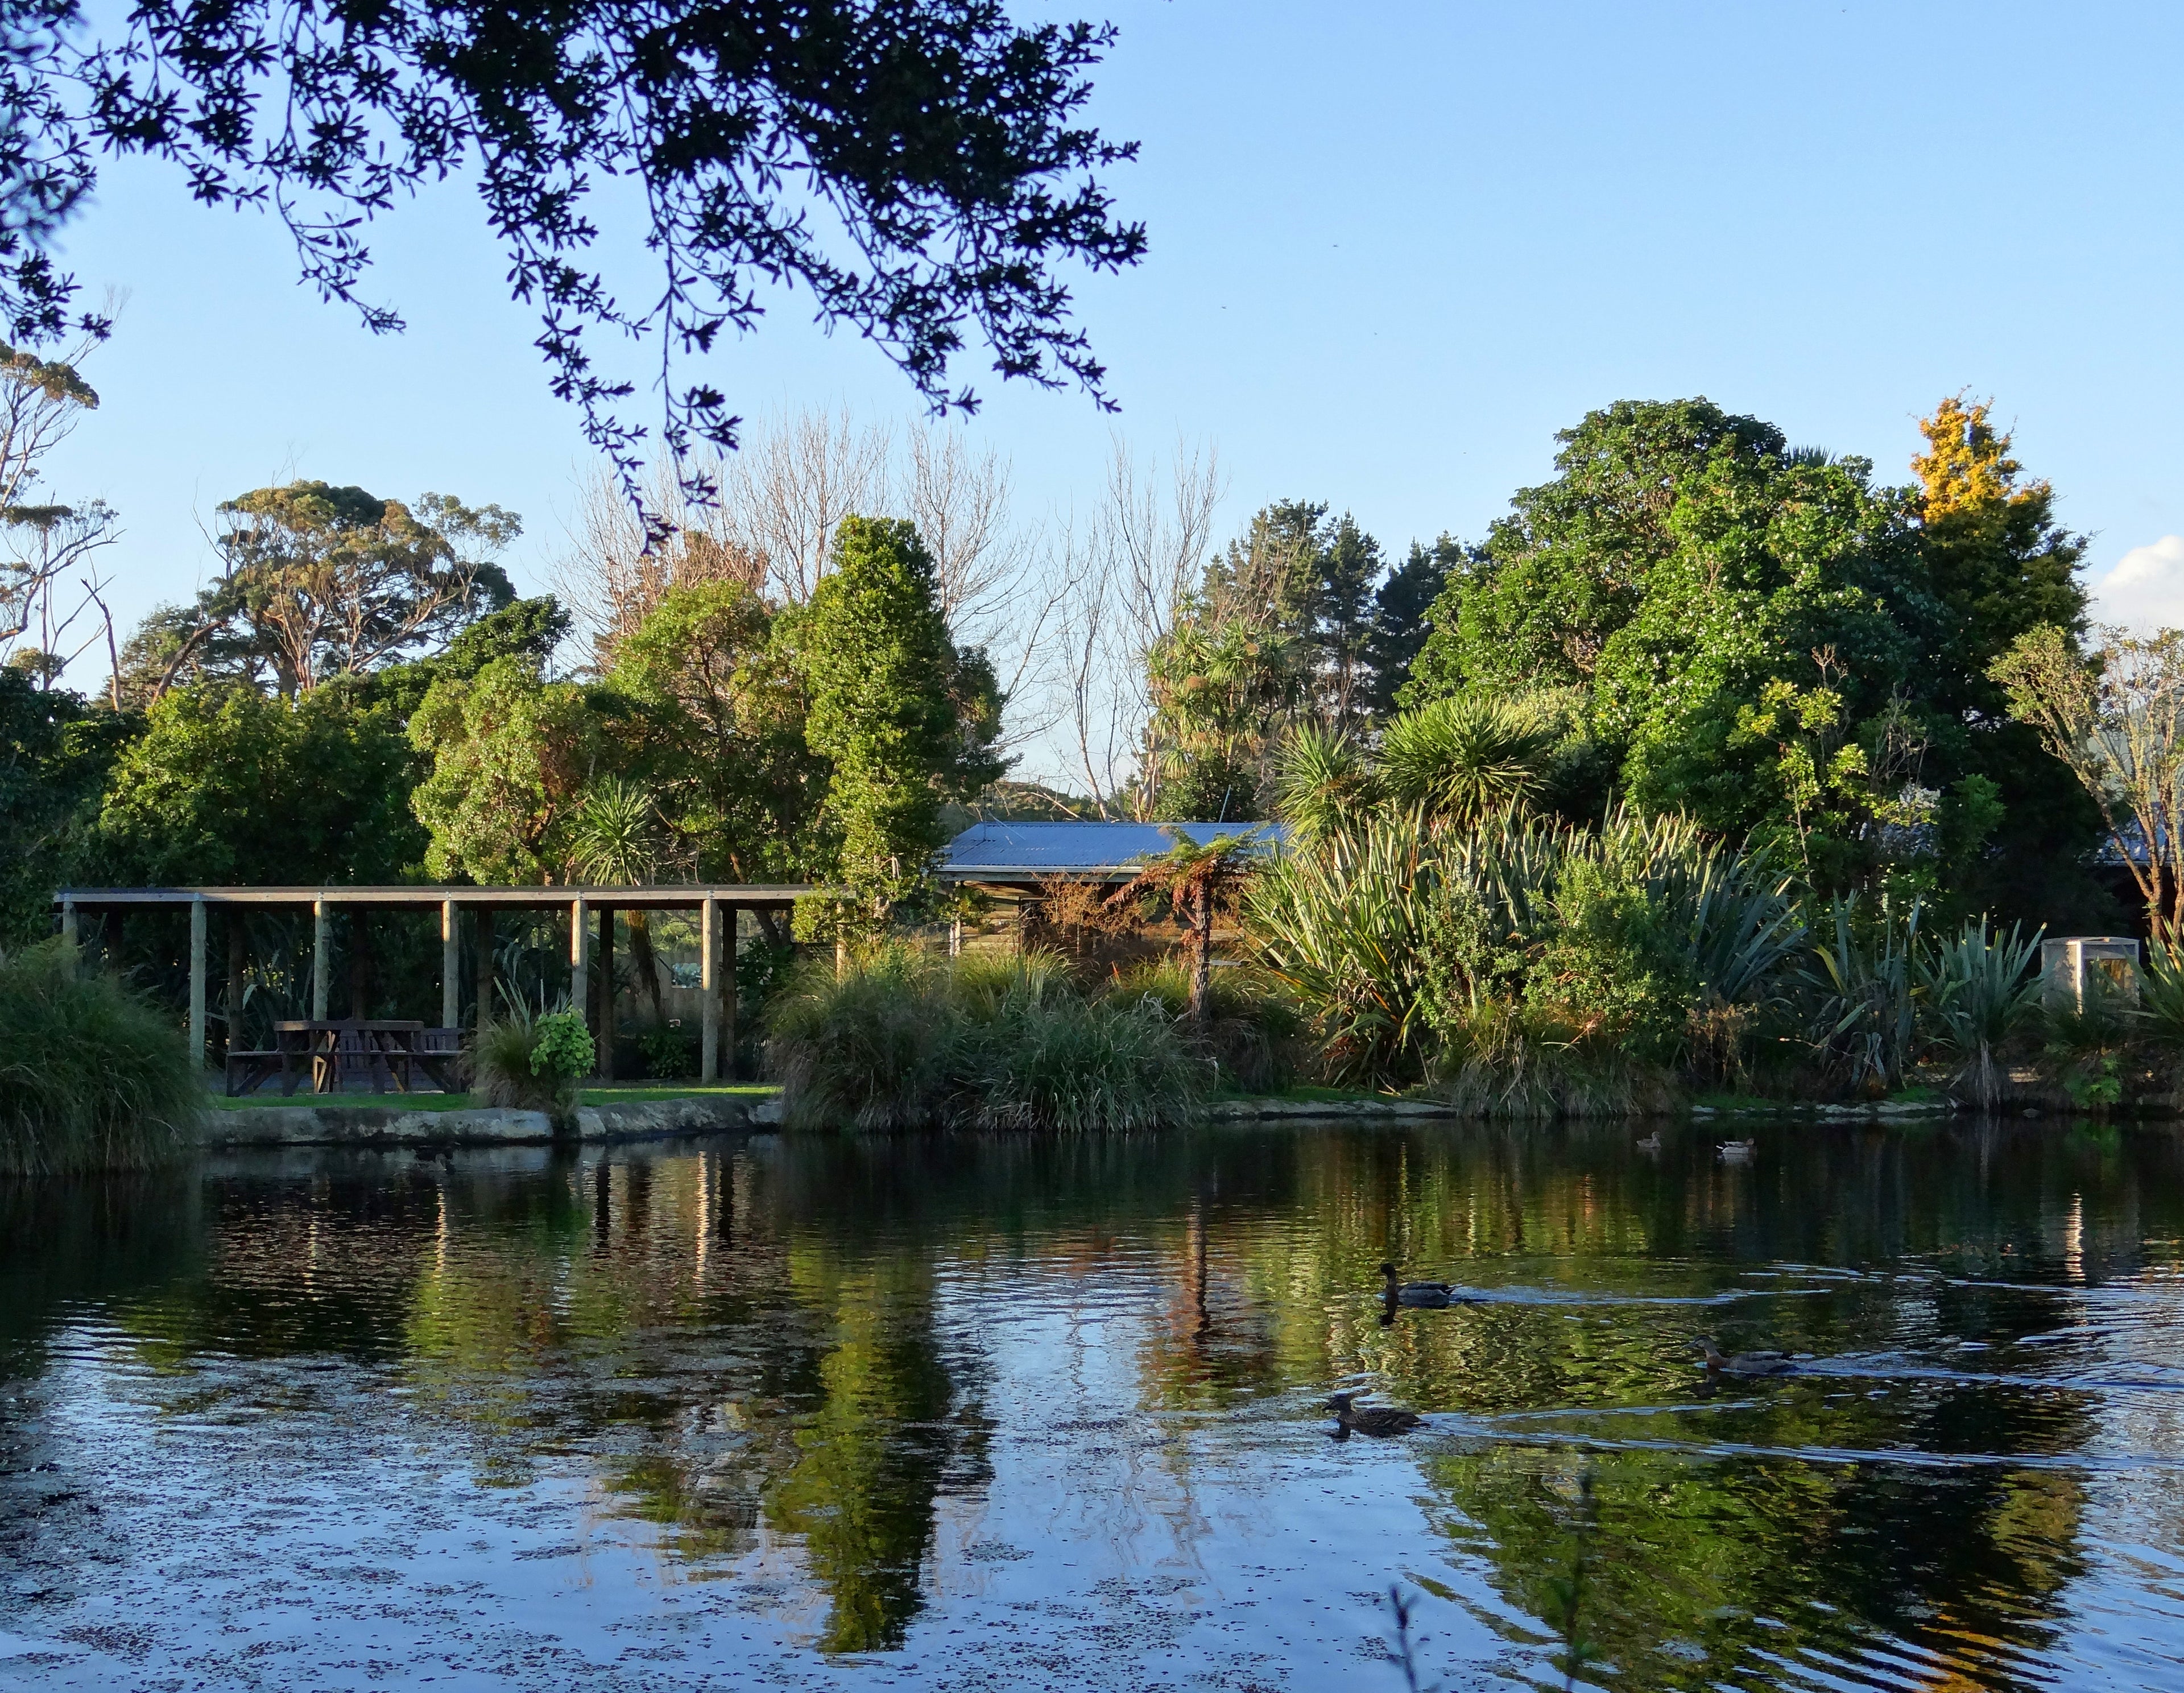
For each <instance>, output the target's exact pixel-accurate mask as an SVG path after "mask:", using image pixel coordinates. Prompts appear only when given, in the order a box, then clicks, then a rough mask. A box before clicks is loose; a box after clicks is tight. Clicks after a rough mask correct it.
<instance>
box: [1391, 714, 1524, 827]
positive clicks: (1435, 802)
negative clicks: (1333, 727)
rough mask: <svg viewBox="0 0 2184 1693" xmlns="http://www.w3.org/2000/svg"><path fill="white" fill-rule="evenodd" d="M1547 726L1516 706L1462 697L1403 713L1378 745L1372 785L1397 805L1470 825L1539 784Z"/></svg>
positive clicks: (1516, 802)
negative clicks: (1379, 782) (1376, 783)
mask: <svg viewBox="0 0 2184 1693" xmlns="http://www.w3.org/2000/svg"><path fill="white" fill-rule="evenodd" d="M1558 738H1559V737H1558V733H1557V727H1556V725H1555V724H1552V723H1551V722H1549V721H1547V720H1546V719H1545V718H1543V717H1542V716H1541V714H1540V713H1539V712H1536V711H1534V710H1532V709H1531V708H1530V707H1529V705H1528V704H1527V703H1526V702H1524V701H1515V700H1508V699H1503V698H1501V697H1498V696H1493V695H1485V694H1465V695H1459V696H1457V697H1456V698H1453V699H1447V700H1436V701H1434V702H1433V704H1431V705H1429V706H1424V707H1420V708H1419V709H1418V710H1417V711H1413V712H1404V713H1403V714H1402V715H1401V716H1400V717H1398V718H1396V720H1395V721H1394V722H1393V723H1391V724H1389V725H1388V730H1387V733H1386V735H1384V736H1383V737H1382V739H1381V742H1380V777H1381V780H1382V781H1383V783H1384V784H1385V785H1386V787H1387V790H1388V792H1389V793H1390V796H1393V797H1394V798H1395V799H1396V802H1398V803H1400V804H1403V805H1408V806H1418V807H1423V808H1424V812H1425V813H1426V815H1427V816H1428V817H1429V818H1431V819H1435V820H1438V821H1447V822H1452V823H1459V824H1462V823H1471V822H1475V821H1477V820H1478V819H1481V818H1484V817H1486V816H1488V815H1490V813H1494V812H1496V811H1502V810H1507V809H1513V808H1514V807H1520V806H1523V805H1524V804H1526V803H1527V802H1529V801H1530V800H1531V799H1532V797H1533V796H1535V794H1536V793H1537V792H1538V791H1539V789H1540V787H1541V784H1542V783H1543V782H1544V781H1545V779H1546V768H1547V763H1548V760H1549V757H1551V755H1552V753H1553V752H1554V748H1555V743H1556V741H1557V739H1558Z"/></svg>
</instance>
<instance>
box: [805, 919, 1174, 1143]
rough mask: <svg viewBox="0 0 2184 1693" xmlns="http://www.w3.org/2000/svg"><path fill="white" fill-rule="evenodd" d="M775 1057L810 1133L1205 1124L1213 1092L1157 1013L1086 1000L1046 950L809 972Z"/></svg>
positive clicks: (887, 954) (905, 952)
mask: <svg viewBox="0 0 2184 1693" xmlns="http://www.w3.org/2000/svg"><path fill="white" fill-rule="evenodd" d="M766 1053H767V1058H768V1061H769V1064H770V1065H771V1067H772V1070H773V1073H774V1074H775V1076H777V1078H778V1079H779V1080H780V1081H781V1082H782V1085H783V1104H784V1116H785V1120H786V1121H787V1122H788V1124H789V1126H792V1127H799V1128H818V1127H836V1128H851V1129H859V1130H868V1131H869V1130H883V1129H908V1128H925V1127H933V1126H944V1125H950V1124H971V1125H979V1126H987V1127H992V1128H1002V1129H1011V1130H1039V1131H1086V1130H1092V1129H1100V1128H1112V1129H1139V1128H1151V1127H1156V1126H1166V1125H1173V1124H1176V1123H1181V1122H1186V1121H1189V1120H1191V1119H1192V1118H1194V1117H1195V1115H1197V1114H1198V1111H1199V1109H1200V1108H1201V1104H1202V1102H1203V1100H1204V1098H1205V1095H1206V1091H1207V1089H1208V1087H1210V1086H1211V1084H1212V1065H1211V1064H1208V1063H1206V1062H1205V1060H1204V1059H1202V1058H1201V1056H1200V1054H1199V1053H1198V1052H1197V1050H1196V1049H1195V1046H1194V1043H1193V1042H1191V1041H1190V1040H1189V1039H1187V1038H1186V1036H1185V1032H1184V1029H1183V1027H1182V1026H1181V1025H1178V1024H1176V1023H1175V1022H1173V1021H1172V1020H1170V1019H1169V1018H1168V1016H1167V1014H1165V1012H1164V1011H1163V1010H1162V1009H1161V1008H1160V1007H1159V1006H1158V1005H1157V1004H1155V1003H1150V1002H1148V1001H1146V1000H1145V998H1144V997H1140V998H1139V1000H1138V1001H1136V1002H1134V1003H1120V1002H1117V1001H1116V1000H1115V999H1113V998H1106V999H1101V1000H1096V1001H1095V1000H1088V999H1086V998H1085V997H1084V995H1083V994H1082V993H1080V992H1078V990H1077V988H1076V986H1075V985H1074V983H1073V980H1072V978H1071V976H1070V974H1069V971H1068V969H1067V964H1066V963H1065V961H1063V960H1062V959H1061V958H1058V957H1056V955H1053V954H1050V953H1037V952H1034V953H1030V954H1028V955H1025V956H1023V957H1022V958H1008V959H984V958H976V959H964V960H961V961H958V962H956V963H955V964H950V962H949V961H946V960H944V959H936V958H928V957H925V956H923V955H922V954H919V953H914V952H912V951H911V950H910V949H908V948H906V947H899V946H898V947H883V948H882V949H880V950H879V951H877V953H873V954H872V955H870V956H868V957H863V958H855V959H853V960H851V961H850V963H849V964H847V966H846V967H845V968H844V969H843V970H842V971H841V972H840V973H839V974H837V973H835V972H834V971H833V969H831V968H814V967H807V968H806V969H805V971H804V972H803V973H802V974H801V975H800V976H799V978H798V979H797V980H796V981H795V982H794V984H793V985H792V986H790V987H789V988H788V989H787V990H786V991H784V992H783V993H782V994H781V996H780V997H778V998H777V999H776V1001H775V1002H774V1003H773V1005H772V1007H771V1008H770V1009H769V1013H768V1018H767V1038H766Z"/></svg>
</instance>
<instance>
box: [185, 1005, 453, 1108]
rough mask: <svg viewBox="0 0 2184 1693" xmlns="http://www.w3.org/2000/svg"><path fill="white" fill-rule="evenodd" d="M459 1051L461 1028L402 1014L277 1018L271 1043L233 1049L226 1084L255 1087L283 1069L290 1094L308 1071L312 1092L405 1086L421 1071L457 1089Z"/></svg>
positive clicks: (245, 1089)
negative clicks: (426, 1022) (430, 1023)
mask: <svg viewBox="0 0 2184 1693" xmlns="http://www.w3.org/2000/svg"><path fill="white" fill-rule="evenodd" d="M461 1054H462V1031H461V1030H460V1029H428V1028H426V1026H425V1025H423V1024H422V1023H418V1022H408V1021H404V1020H400V1019H398V1018H369V1017H346V1018H342V1019H339V1020H335V1021H331V1022H316V1021H310V1020H299V1021H294V1022H281V1023H276V1024H275V1025H273V1044H272V1046H271V1047H270V1048H265V1050H263V1051H258V1052H232V1051H231V1052H230V1053H228V1055H227V1091H228V1092H230V1093H231V1094H236V1093H254V1092H257V1091H258V1089H259V1087H263V1086H264V1085H265V1083H266V1082H268V1081H272V1080H274V1079H275V1078H276V1077H277V1078H278V1079H279V1081H280V1084H281V1093H282V1094H283V1095H284V1096H285V1095H289V1094H292V1093H294V1092H295V1091H296V1090H297V1088H298V1087H301V1086H302V1085H303V1082H304V1078H305V1077H307V1076H308V1077H309V1079H310V1084H311V1092H314V1093H340V1092H363V1093H385V1092H388V1091H389V1090H390V1089H391V1090H392V1091H393V1092H397V1093H407V1092H410V1091H411V1090H412V1085H413V1084H414V1083H415V1081H416V1080H417V1078H418V1076H419V1075H420V1074H422V1075H423V1076H425V1077H426V1079H427V1080H429V1081H432V1083H433V1084H434V1085H436V1086H437V1087H440V1088H442V1089H443V1090H444V1091H446V1092H455V1091H456V1076H455V1066H456V1062H457V1060H458V1059H460V1057H461Z"/></svg>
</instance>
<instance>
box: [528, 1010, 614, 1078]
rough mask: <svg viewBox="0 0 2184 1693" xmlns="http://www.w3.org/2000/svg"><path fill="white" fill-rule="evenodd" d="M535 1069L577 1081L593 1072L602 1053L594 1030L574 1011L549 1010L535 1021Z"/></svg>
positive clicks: (533, 1041)
mask: <svg viewBox="0 0 2184 1693" xmlns="http://www.w3.org/2000/svg"><path fill="white" fill-rule="evenodd" d="M598 1059H599V1053H598V1051H597V1049H596V1048H594V1047H593V1044H592V1031H590V1030H589V1029H587V1028H586V1027H585V1026H584V1020H583V1019H582V1017H580V1016H578V1015H577V1014H576V1013H575V1012H573V1011H549V1012H548V1013H547V1014H545V1015H544V1016H543V1017H541V1018H540V1019H538V1021H537V1022H536V1023H535V1024H533V1025H532V1042H531V1073H532V1075H533V1076H546V1077H553V1078H556V1079H559V1080H562V1081H573V1080H575V1079H576V1078H577V1076H589V1075H590V1074H591V1073H592V1066H593V1064H595V1063H597V1062H598Z"/></svg>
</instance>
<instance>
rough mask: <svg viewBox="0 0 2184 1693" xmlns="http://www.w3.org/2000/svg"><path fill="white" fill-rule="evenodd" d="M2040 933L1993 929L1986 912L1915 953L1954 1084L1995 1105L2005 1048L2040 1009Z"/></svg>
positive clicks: (1983, 1107)
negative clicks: (1927, 949) (1950, 1063)
mask: <svg viewBox="0 0 2184 1693" xmlns="http://www.w3.org/2000/svg"><path fill="white" fill-rule="evenodd" d="M2040 934H2041V931H2040V930H2034V931H2033V933H2032V934H2031V936H2029V937H2028V936H2024V935H2022V934H2020V931H2019V930H2018V927H2017V925H2014V924H2013V925H2011V926H2010V929H2009V932H2008V933H2007V934H2000V933H1996V932H1993V931H1991V930H1990V929H1989V927H1988V924H1987V919H1986V918H1985V917H1979V918H1975V919H1971V920H1970V921H1968V922H1966V923H1965V924H1964V927H1963V928H1962V929H1960V930H1958V932H1957V933H1956V934H1954V935H1950V936H1943V937H1942V939H1941V940H1940V941H1937V942H1936V944H1935V946H1934V947H1933V948H1932V950H1931V952H1926V953H1920V954H1919V958H1918V959H1917V961H1916V965H1917V975H1918V977H1919V986H1920V987H1921V989H1922V990H1923V991H1924V992H1925V1001H1926V1013H1927V1015H1928V1017H1929V1019H1930V1020H1931V1023H1932V1025H1933V1028H1934V1033H1935V1038H1936V1044H1937V1045H1939V1046H1940V1047H1941V1048H1942V1050H1943V1051H1945V1052H1947V1053H1949V1054H1950V1056H1951V1057H1953V1059H1955V1060H1956V1062H1957V1075H1956V1085H1957V1086H1958V1087H1963V1088H1964V1089H1965V1090H1966V1091H1967V1092H1970V1095H1971V1097H1972V1099H1973V1102H1974V1103H1975V1104H1977V1105H1978V1106H1979V1108H1980V1109H1981V1110H1992V1109H1994V1106H1995V1104H1996V1102H1997V1101H1998V1100H1999V1099H2000V1098H2001V1097H2002V1090H2003V1081H2004V1079H2005V1077H2004V1074H2003V1066H2002V1064H2001V1060H2000V1057H1999V1055H2000V1053H2002V1051H2003V1048H2005V1047H2006V1046H2008V1044H2009V1042H2010V1041H2011V1040H2013V1039H2014V1037H2015V1036H2017V1035H2018V1034H2019V1033H2020V1031H2022V1030H2024V1029H2025V1027H2026V1026H2027V1025H2029V1024H2030V1023H2031V1020H2033V1018H2034V1017H2035V1016H2036V1014H2037V1013H2038V1010H2039V994H2040V978H2039V975H2038V973H2037V971H2036V970H2035V969H2034V968H2033V966H2034V964H2036V962H2037V960H2038V958H2039V956H2040Z"/></svg>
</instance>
